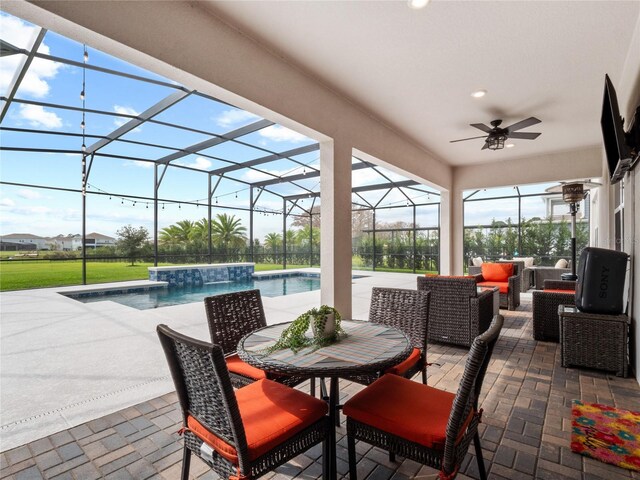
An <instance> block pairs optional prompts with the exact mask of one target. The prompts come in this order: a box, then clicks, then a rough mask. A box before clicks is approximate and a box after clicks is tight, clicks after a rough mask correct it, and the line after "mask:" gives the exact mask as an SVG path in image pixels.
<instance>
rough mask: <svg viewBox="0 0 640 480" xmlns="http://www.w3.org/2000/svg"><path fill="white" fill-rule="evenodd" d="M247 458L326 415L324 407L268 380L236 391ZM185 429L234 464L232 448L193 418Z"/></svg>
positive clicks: (259, 453)
mask: <svg viewBox="0 0 640 480" xmlns="http://www.w3.org/2000/svg"><path fill="white" fill-rule="evenodd" d="M236 400H237V401H238V409H239V410H240V417H241V418H242V423H243V424H244V431H245V435H246V438H247V446H248V449H249V458H250V459H251V460H255V459H257V458H258V457H260V456H262V455H264V454H265V453H267V452H269V451H270V450H272V449H273V448H275V447H276V446H278V445H280V444H281V443H282V442H284V441H286V440H288V439H290V438H291V437H293V436H294V435H295V434H297V433H299V432H301V431H302V430H304V429H305V428H307V427H309V426H310V425H312V424H313V423H315V422H317V421H318V420H320V419H321V418H322V417H323V416H324V415H326V414H327V404H326V402H323V401H322V400H319V399H317V398H314V397H312V396H310V395H307V394H306V393H303V392H301V391H299V390H295V389H293V388H290V387H287V386H285V385H282V384H280V383H276V382H273V381H271V380H265V379H263V380H258V381H257V382H254V383H252V384H250V385H247V386H246V387H242V388H240V389H238V390H236ZM187 427H188V428H189V430H191V431H192V432H193V433H194V434H195V435H196V436H198V437H199V438H200V439H201V440H202V441H204V442H206V443H207V444H208V445H209V446H211V448H213V449H214V450H215V451H216V452H218V453H219V454H220V455H221V456H223V457H224V458H226V459H227V460H229V461H231V462H232V463H234V464H236V465H237V464H238V455H237V452H236V449H235V447H233V446H231V445H229V444H228V443H226V442H225V441H224V440H222V439H220V438H219V437H218V436H216V435H215V434H214V433H212V432H211V431H209V430H208V429H207V428H206V427H204V426H203V425H202V424H200V422H198V421H197V420H196V419H195V418H194V417H193V416H189V417H187Z"/></svg>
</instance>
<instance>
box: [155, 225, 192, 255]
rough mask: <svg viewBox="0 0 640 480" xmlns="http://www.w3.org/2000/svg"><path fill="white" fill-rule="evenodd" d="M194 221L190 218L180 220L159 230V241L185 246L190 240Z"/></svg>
mask: <svg viewBox="0 0 640 480" xmlns="http://www.w3.org/2000/svg"><path fill="white" fill-rule="evenodd" d="M193 227H194V223H193V222H192V221H191V220H180V221H179V222H176V223H175V224H174V225H169V226H168V227H166V228H163V229H162V230H160V238H159V240H160V243H162V244H163V245H167V246H171V247H182V248H186V247H187V245H188V244H189V242H190V241H191V233H192V230H193Z"/></svg>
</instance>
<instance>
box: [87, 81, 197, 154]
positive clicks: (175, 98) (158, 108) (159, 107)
mask: <svg viewBox="0 0 640 480" xmlns="http://www.w3.org/2000/svg"><path fill="white" fill-rule="evenodd" d="M191 93H192V91H183V90H178V91H177V92H173V93H172V94H171V95H169V96H167V97H165V98H163V99H162V100H160V101H159V102H158V103H156V104H155V105H152V106H151V107H149V108H148V109H146V110H145V111H144V112H142V113H141V114H140V115H138V116H137V117H136V118H132V119H130V120H129V121H128V122H127V123H125V124H124V125H122V126H121V127H119V128H117V129H115V130H114V131H113V132H111V133H109V134H107V135H106V138H103V139H102V140H98V141H97V142H96V143H94V144H93V145H90V146H89V147H87V153H94V152H96V151H98V150H99V149H101V148H102V147H105V146H107V145H109V144H110V143H111V142H113V141H114V140H116V139H118V138H120V137H122V136H123V135H125V134H127V133H128V132H130V131H131V130H133V129H134V128H136V127H138V126H140V125H142V124H143V123H145V122H146V121H148V120H150V119H151V118H153V117H155V116H156V115H158V114H160V113H162V112H164V111H165V110H166V109H167V108H169V107H172V106H173V105H175V104H176V103H178V102H179V101H181V100H183V99H184V98H186V97H188V96H189V95H191Z"/></svg>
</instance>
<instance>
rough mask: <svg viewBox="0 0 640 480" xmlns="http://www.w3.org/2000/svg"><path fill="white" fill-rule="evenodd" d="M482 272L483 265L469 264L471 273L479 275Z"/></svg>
mask: <svg viewBox="0 0 640 480" xmlns="http://www.w3.org/2000/svg"><path fill="white" fill-rule="evenodd" d="M481 273H482V267H474V266H473V265H470V266H469V275H479V274H481Z"/></svg>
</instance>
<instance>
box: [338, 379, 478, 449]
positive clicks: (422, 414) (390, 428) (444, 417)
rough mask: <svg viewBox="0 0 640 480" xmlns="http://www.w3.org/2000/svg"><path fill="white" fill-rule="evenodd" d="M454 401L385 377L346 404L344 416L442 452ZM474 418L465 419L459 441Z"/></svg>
mask: <svg viewBox="0 0 640 480" xmlns="http://www.w3.org/2000/svg"><path fill="white" fill-rule="evenodd" d="M454 397H455V395H454V394H453V393H449V392H445V391H443V390H438V389H437V388H433V387H430V386H428V385H423V384H422V383H418V382H413V381H411V380H408V379H406V378H404V377H399V376H397V375H384V376H383V377H382V378H380V379H378V380H376V381H375V382H374V383H372V384H371V385H369V386H368V387H367V388H365V389H364V390H361V391H360V392H358V393H357V394H356V395H354V396H353V397H352V398H351V399H350V400H349V401H348V402H347V403H345V405H344V414H345V415H347V416H348V417H351V418H353V419H354V420H356V421H358V422H361V423H365V424H367V425H371V426H372V427H374V428H377V429H379V430H383V431H385V432H388V433H390V434H392V435H397V436H399V437H402V438H405V439H407V440H410V441H412V442H416V443H418V444H420V445H424V446H425V447H428V448H432V449H435V450H443V449H444V443H445V434H446V428H447V422H448V421H449V414H450V413H451V407H452V405H453V399H454ZM473 414H474V412H471V413H470V414H469V417H468V418H467V419H466V421H465V424H464V425H463V429H462V431H461V435H460V436H459V438H461V436H462V433H464V430H465V429H466V427H467V426H468V424H469V422H470V421H471V418H472V417H473Z"/></svg>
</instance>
